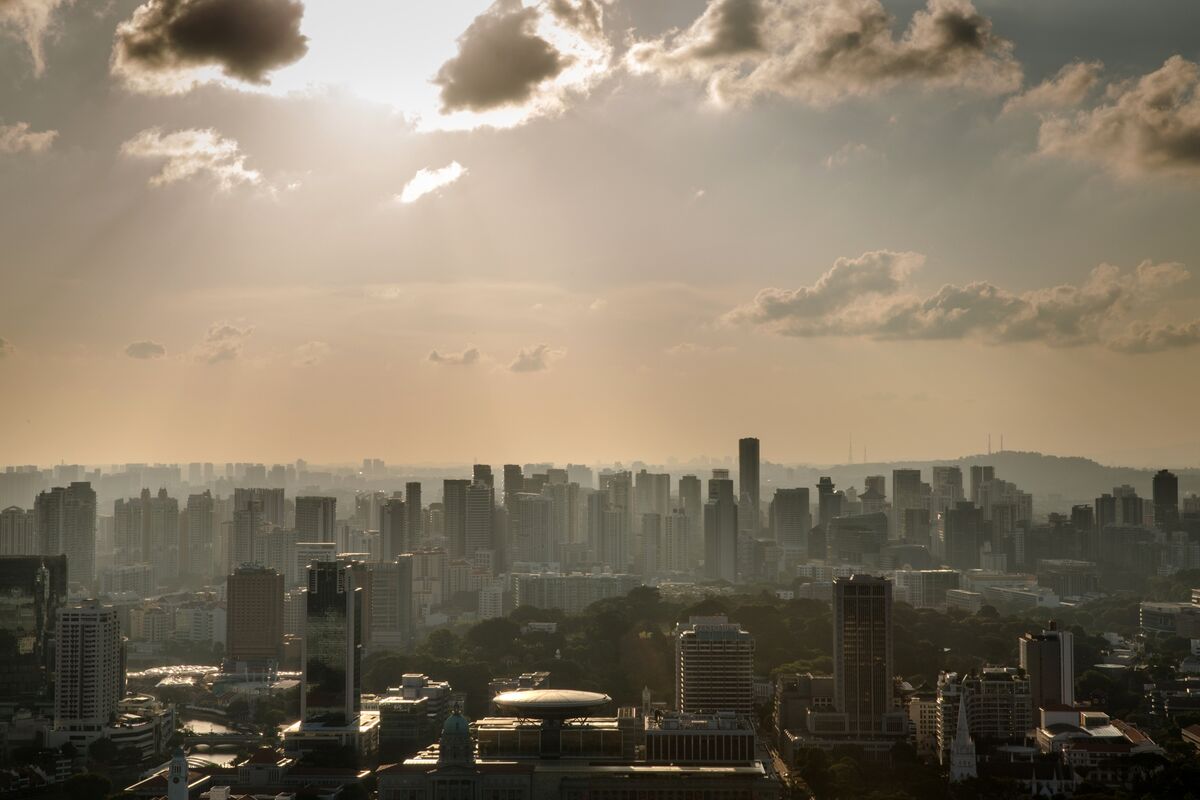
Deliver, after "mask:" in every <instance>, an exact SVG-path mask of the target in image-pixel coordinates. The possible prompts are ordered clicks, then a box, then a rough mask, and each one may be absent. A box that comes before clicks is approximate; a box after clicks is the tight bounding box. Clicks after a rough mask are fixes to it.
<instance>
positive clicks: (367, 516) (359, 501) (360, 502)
mask: <svg viewBox="0 0 1200 800" xmlns="http://www.w3.org/2000/svg"><path fill="white" fill-rule="evenodd" d="M385 500H387V494H385V493H384V492H358V493H357V494H355V495H354V517H353V519H352V522H353V524H354V526H355V527H356V528H357V529H358V530H360V531H377V530H379V510H380V509H381V508H382V507H383V503H384V501H385Z"/></svg>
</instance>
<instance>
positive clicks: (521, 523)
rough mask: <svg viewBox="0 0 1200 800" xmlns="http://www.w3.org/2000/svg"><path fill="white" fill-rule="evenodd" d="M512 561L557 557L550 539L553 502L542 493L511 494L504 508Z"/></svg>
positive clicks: (535, 561) (555, 543) (553, 543)
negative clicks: (506, 514) (506, 507)
mask: <svg viewBox="0 0 1200 800" xmlns="http://www.w3.org/2000/svg"><path fill="white" fill-rule="evenodd" d="M508 528H509V535H510V537H511V542H510V544H509V547H510V548H511V553H512V560H513V561H522V562H530V563H535V564H547V563H549V562H551V561H555V560H556V559H557V556H558V548H557V544H558V543H557V542H556V541H555V538H554V503H553V501H552V500H551V499H550V498H549V497H547V496H546V495H544V494H526V493H524V492H521V493H518V494H516V495H513V496H512V499H511V500H510V501H509V507H508Z"/></svg>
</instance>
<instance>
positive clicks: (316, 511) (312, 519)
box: [296, 497, 337, 542]
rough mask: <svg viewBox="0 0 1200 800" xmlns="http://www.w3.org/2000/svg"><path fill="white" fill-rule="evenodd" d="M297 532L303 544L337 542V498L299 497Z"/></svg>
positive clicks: (297, 499)
mask: <svg viewBox="0 0 1200 800" xmlns="http://www.w3.org/2000/svg"><path fill="white" fill-rule="evenodd" d="M296 532H297V533H298V534H300V541H302V542H336V541H337V536H336V533H337V498H336V497H297V498H296Z"/></svg>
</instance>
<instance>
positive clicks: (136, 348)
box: [125, 341, 167, 358]
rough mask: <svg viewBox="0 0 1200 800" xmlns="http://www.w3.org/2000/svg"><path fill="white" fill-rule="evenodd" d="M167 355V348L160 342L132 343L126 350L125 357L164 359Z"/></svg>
mask: <svg viewBox="0 0 1200 800" xmlns="http://www.w3.org/2000/svg"><path fill="white" fill-rule="evenodd" d="M166 354H167V348H165V347H163V346H162V345H161V344H159V343H158V342H151V341H142V342H132V343H130V345H129V346H128V347H126V348H125V355H127V356H129V357H130V358H162V357H163V356H165V355H166Z"/></svg>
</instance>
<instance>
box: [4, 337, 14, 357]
mask: <svg viewBox="0 0 1200 800" xmlns="http://www.w3.org/2000/svg"><path fill="white" fill-rule="evenodd" d="M16 352H17V348H15V347H13V343H12V342H10V341H9V340H8V339H5V338H4V337H3V336H0V358H7V357H8V356H11V355H13V354H15V353H16Z"/></svg>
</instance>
